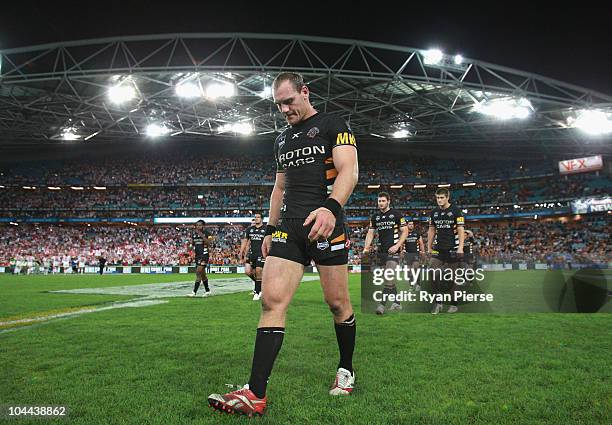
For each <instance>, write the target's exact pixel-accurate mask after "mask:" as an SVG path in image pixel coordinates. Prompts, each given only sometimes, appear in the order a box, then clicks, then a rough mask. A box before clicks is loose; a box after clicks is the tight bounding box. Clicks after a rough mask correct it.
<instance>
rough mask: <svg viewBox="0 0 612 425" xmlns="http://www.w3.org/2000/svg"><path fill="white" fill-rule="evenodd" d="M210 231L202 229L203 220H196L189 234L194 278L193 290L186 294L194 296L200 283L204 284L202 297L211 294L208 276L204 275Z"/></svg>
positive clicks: (207, 258)
mask: <svg viewBox="0 0 612 425" xmlns="http://www.w3.org/2000/svg"><path fill="white" fill-rule="evenodd" d="M210 238H211V236H210V233H208V231H207V230H205V229H204V220H198V221H197V222H196V224H195V229H194V231H193V233H192V235H191V245H192V248H193V251H194V253H195V265H196V280H195V285H194V287H193V291H192V292H191V294H189V295H188V296H190V297H195V296H196V295H197V294H198V289H199V288H200V284H203V285H204V295H203V296H204V297H208V296H210V295H211V292H210V288H209V287H208V277H207V276H206V265H207V264H208V260H209V255H210V253H209V252H208V249H209V245H210Z"/></svg>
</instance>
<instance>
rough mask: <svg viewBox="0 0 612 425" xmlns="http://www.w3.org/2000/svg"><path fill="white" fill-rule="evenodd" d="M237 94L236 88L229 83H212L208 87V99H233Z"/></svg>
mask: <svg viewBox="0 0 612 425" xmlns="http://www.w3.org/2000/svg"><path fill="white" fill-rule="evenodd" d="M234 94H236V87H235V86H234V85H233V84H228V83H211V84H209V85H208V87H206V97H208V98H210V99H217V98H220V97H232V96H234Z"/></svg>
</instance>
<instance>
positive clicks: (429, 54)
mask: <svg viewBox="0 0 612 425" xmlns="http://www.w3.org/2000/svg"><path fill="white" fill-rule="evenodd" d="M443 58H444V54H443V53H442V51H441V50H440V49H430V50H427V51H425V53H423V59H424V61H425V64H426V65H437V64H439V63H440V62H441V61H442V59H443Z"/></svg>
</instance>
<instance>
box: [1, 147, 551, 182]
mask: <svg viewBox="0 0 612 425" xmlns="http://www.w3.org/2000/svg"><path fill="white" fill-rule="evenodd" d="M555 166H556V164H555V161H554V160H546V161H542V160H522V161H519V160H508V159H505V160H493V159H489V160H487V161H482V160H480V159H463V158H462V159H440V158H436V157H431V156H419V157H415V158H411V159H403V160H384V159H368V158H365V157H364V158H361V159H360V162H359V169H360V170H359V171H360V181H361V182H362V183H381V184H394V183H406V184H407V183H462V182H470V181H474V182H485V181H492V180H500V181H506V180H510V179H520V178H528V177H541V176H543V175H549V176H552V175H555V174H556V172H555ZM275 170H276V168H275V164H274V159H273V157H272V155H271V154H269V155H258V156H253V155H241V156H232V157H229V156H218V157H210V156H202V155H201V154H197V153H193V152H182V153H172V154H169V153H163V154H162V153H157V154H153V153H148V154H146V153H142V154H139V155H138V156H134V155H133V154H126V155H124V156H122V157H118V158H108V157H101V158H91V157H90V158H79V159H73V160H64V161H44V162H43V161H38V162H37V161H30V162H23V161H22V162H19V163H16V164H13V165H10V166H9V165H0V184H7V183H10V184H23V185H60V186H61V185H89V186H93V185H97V186H102V185H105V186H125V185H128V184H171V185H184V184H188V183H192V184H193V183H237V182H242V183H250V182H260V183H261V182H267V183H272V182H274V176H275Z"/></svg>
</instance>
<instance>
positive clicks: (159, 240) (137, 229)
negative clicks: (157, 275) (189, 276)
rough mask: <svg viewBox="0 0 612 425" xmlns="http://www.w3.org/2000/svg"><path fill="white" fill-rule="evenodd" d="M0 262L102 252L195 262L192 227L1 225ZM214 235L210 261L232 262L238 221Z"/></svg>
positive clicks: (138, 259)
mask: <svg viewBox="0 0 612 425" xmlns="http://www.w3.org/2000/svg"><path fill="white" fill-rule="evenodd" d="M1 229H2V232H1V233H0V265H3V266H7V265H8V264H9V263H10V260H11V259H12V258H13V259H16V260H26V261H38V262H40V263H44V262H51V263H55V262H58V263H62V262H64V261H65V260H66V258H68V259H72V258H76V259H77V260H78V262H84V263H85V264H86V265H91V266H94V265H97V264H98V261H99V258H100V257H103V258H105V259H106V260H107V262H108V264H116V265H187V264H191V263H192V262H193V250H192V247H191V246H190V244H191V235H192V232H193V227H190V226H182V225H181V226H176V227H170V226H132V225H129V226H120V225H116V226H86V225H78V226H77V225H73V226H71V225H32V224H22V225H19V226H2V227H1ZM207 230H208V231H209V232H210V233H211V235H212V236H213V237H214V243H213V246H214V247H213V249H212V250H211V251H210V263H211V264H218V265H224V264H235V263H236V262H237V259H238V250H239V249H240V241H241V239H242V236H243V232H244V229H243V227H242V226H224V227H214V226H212V227H211V226H209V227H208V228H207Z"/></svg>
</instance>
